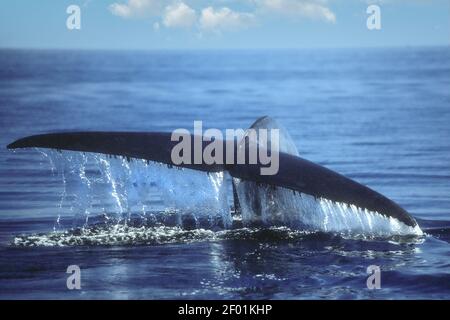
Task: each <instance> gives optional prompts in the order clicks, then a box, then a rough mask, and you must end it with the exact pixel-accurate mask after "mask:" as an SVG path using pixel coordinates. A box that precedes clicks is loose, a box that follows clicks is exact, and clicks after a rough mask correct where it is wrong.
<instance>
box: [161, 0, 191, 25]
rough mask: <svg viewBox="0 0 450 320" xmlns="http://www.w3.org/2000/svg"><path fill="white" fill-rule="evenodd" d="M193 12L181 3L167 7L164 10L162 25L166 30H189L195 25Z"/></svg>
mask: <svg viewBox="0 0 450 320" xmlns="http://www.w3.org/2000/svg"><path fill="white" fill-rule="evenodd" d="M196 19H197V15H196V13H195V10H194V9H192V8H190V7H189V6H188V5H186V4H184V3H183V2H179V3H177V4H174V5H170V6H167V7H166V9H165V10H164V16H163V24H164V25H165V26H166V27H168V28H177V27H178V28H189V27H192V26H193V25H194V24H195V21H196Z"/></svg>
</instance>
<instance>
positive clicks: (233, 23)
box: [200, 7, 255, 31]
mask: <svg viewBox="0 0 450 320" xmlns="http://www.w3.org/2000/svg"><path fill="white" fill-rule="evenodd" d="M254 22H255V15H254V14H252V13H242V12H236V11H233V10H231V9H229V8H227V7H223V8H221V9H218V10H214V9H213V8H212V7H207V8H205V9H203V10H202V13H201V16H200V27H201V28H202V29H203V30H210V31H221V30H231V29H237V28H242V27H247V26H250V25H252V24H253V23H254Z"/></svg>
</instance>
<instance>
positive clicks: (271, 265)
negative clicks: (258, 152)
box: [0, 48, 450, 299]
mask: <svg viewBox="0 0 450 320" xmlns="http://www.w3.org/2000/svg"><path fill="white" fill-rule="evenodd" d="M0 66H1V68H0V122H1V126H0V132H1V135H0V298H7V299H23V298H33V299H45V298H56V299H65V298H76V299H93V298H94V299H98V298H107V299H109V298H132V299H135V298H137V299H144V298H148V299H153V298H156V299H176V298H186V299H197V298H199V299H216V298H218V299H240V298H247V299H261V298H264V299H308V298H314V299H353V298H359V299H402V298H407V299H416V298H425V299H428V298H429V299H449V298H450V263H449V257H450V246H449V242H450V218H449V214H450V197H449V195H450V126H449V123H450V90H449V88H450V49H449V48H396V49H334V50H332V49H321V50H286V51H282V50H278V51H155V52H121V51H116V52H113V51H110V52H109V51H44V50H42V51H40V50H36V51H25V50H2V51H0ZM262 115H270V116H271V117H273V118H275V119H276V120H277V121H278V122H280V123H282V124H283V126H284V127H285V128H287V129H288V131H289V132H290V134H291V136H292V138H293V139H294V141H295V143H296V146H297V148H298V150H299V152H300V154H301V155H302V156H303V157H304V158H307V159H309V160H312V161H314V162H317V163H319V164H322V165H324V166H327V167H329V168H331V169H333V170H336V171H338V172H340V173H342V174H345V175H347V176H348V177H350V178H352V179H355V180H357V181H359V182H361V183H363V184H366V185H368V186H370V187H371V188H373V189H375V190H377V191H379V192H381V193H383V194H385V195H386V196H388V197H389V198H391V199H393V200H394V201H396V202H398V203H399V204H400V205H401V206H403V207H404V208H405V209H407V210H408V211H409V212H411V213H412V214H413V215H414V216H415V217H416V218H417V220H418V221H419V225H420V226H421V228H422V230H423V231H424V232H425V236H423V237H414V238H412V239H411V238H402V237H401V238H381V239H380V238H364V237H351V236H350V237H349V236H344V235H342V234H336V233H327V232H311V233H304V232H300V231H295V230H287V229H285V228H235V229H233V230H231V231H228V232H227V231H224V230H203V229H194V230H182V229H179V228H176V227H174V226H173V222H171V220H170V219H169V218H170V217H171V216H172V215H173V212H172V211H171V210H172V209H173V208H172V209H170V210H167V208H166V207H165V206H164V204H165V203H166V202H164V201H161V199H158V198H156V197H155V198H152V197H150V199H148V203H150V204H151V205H152V206H153V207H158V205H159V207H160V208H159V210H160V211H161V212H163V214H164V215H166V216H167V217H169V218H168V219H167V221H165V224H163V225H155V224H150V225H149V224H148V218H149V217H147V216H146V212H144V211H145V208H144V209H142V208H139V202H138V201H135V200H133V199H134V198H136V197H138V196H136V195H134V194H133V193H132V192H131V191H132V190H134V189H133V187H132V186H131V187H130V186H128V185H126V183H125V182H124V181H129V179H128V178H129V176H133V180H132V181H134V182H135V183H137V184H139V185H145V181H143V180H145V178H146V176H145V174H146V173H147V171H145V169H142V168H140V167H139V165H138V166H137V167H130V166H128V165H127V164H126V163H123V162H120V160H115V161H111V162H102V160H104V159H103V158H95V159H94V160H92V159H90V160H89V159H88V160H89V161H91V162H92V161H94V162H95V161H97V162H101V163H103V164H104V165H107V166H112V167H115V168H113V169H111V170H109V171H108V170H106V171H102V170H100V169H98V167H95V168H93V167H89V166H86V161H87V160H86V159H84V158H83V156H82V155H74V154H70V153H69V154H65V155H59V154H57V153H56V154H52V153H46V154H44V155H43V154H42V153H41V152H39V150H21V151H17V152H12V151H9V150H6V145H7V144H8V143H10V142H12V141H13V140H15V139H17V138H20V137H22V136H26V135H30V134H36V133H43V132H50V131H63V130H64V131H65V130H111V131H112V130H115V131H119V130H122V131H171V130H173V129H176V128H188V129H192V128H193V121H194V120H202V121H203V123H204V127H205V128H208V127H212V128H219V129H225V128H247V127H248V126H250V125H251V124H252V123H253V121H254V120H255V119H256V118H258V117H260V116H262ZM89 161H88V162H89ZM108 161H109V160H108ZM91 162H90V163H91ZM61 168H62V169H61ZM80 168H85V169H86V170H84V169H83V170H81V171H80ZM142 170H144V171H142ZM155 170H156V171H158V170H159V171H158V175H157V177H156V178H155V179H156V180H157V181H164V182H166V179H167V181H168V180H170V179H172V180H171V181H172V184H171V185H170V186H169V187H167V188H168V189H171V188H172V189H173V188H175V189H177V190H178V193H175V196H176V198H174V197H169V201H170V203H172V204H174V205H179V206H182V207H183V205H184V209H186V208H189V209H192V208H193V209H192V210H194V211H195V212H197V211H198V210H202V208H210V207H209V206H210V205H211V204H212V203H213V204H214V203H215V202H214V201H213V200H211V196H210V195H211V194H214V193H213V189H212V187H211V193H209V189H208V188H209V187H210V186H209V185H208V183H207V182H208V181H206V180H204V178H202V177H200V176H197V175H196V174H193V173H191V174H189V173H188V174H187V177H186V176H182V175H178V173H175V174H173V173H172V171H171V170H169V169H167V170H165V169H158V168H157V169H155ZM62 172H65V174H62ZM86 172H87V173H89V174H90V176H91V178H90V180H89V179H88V181H89V183H91V182H93V181H94V180H95V179H97V180H95V185H96V186H97V187H95V188H94V187H92V186H91V185H90V184H86V183H80V181H84V180H83V177H84V176H80V174H84V173H86ZM152 172H153V171H152ZM108 173H114V175H115V177H116V178H115V180H114V181H119V182H120V183H119V184H118V185H115V189H114V190H111V189H110V187H111V181H112V180H111V179H109V180H108V179H107V178H108ZM124 174H125V175H128V176H127V177H128V178H127V179H128V180H127V179H125V178H123V177H122V176H123V175H124ZM178 176H180V177H178ZM77 177H78V178H77ZM105 177H106V178H105ZM63 179H65V182H64V181H63ZM77 179H78V180H77ZM105 179H106V180H107V181H106V180H105ZM185 179H186V180H185ZM202 179H203V180H202ZM173 181H174V182H173ZM185 181H189V184H186V182H185ZM205 181H206V182H205ZM149 188H150V187H149ZM172 189H171V190H172ZM147 191H148V190H147V189H146V187H141V188H138V189H137V191H136V192H137V193H139V192H147ZM183 191H186V194H180V192H183ZM152 192H154V190H150V191H148V194H147V193H146V194H145V195H144V196H147V195H152V194H153V193H152ZM172 196H173V194H172ZM196 197H198V198H196ZM192 198H195V200H198V202H199V203H200V204H201V205H200V206H193V207H192V206H190V205H187V204H190V203H191V202H190V201H192ZM202 204H203V206H202ZM215 204H217V203H215ZM130 208H131V211H132V213H133V221H132V222H130V221H128V222H127V225H125V222H126V219H125V220H124V219H123V216H127V215H128V214H129V211H130ZM141 209H142V210H141ZM140 210H141V214H140V213H139V212H140ZM143 216H144V217H143ZM150 218H154V216H153V215H151V214H150ZM108 219H112V220H114V222H113V223H110V224H108V223H105V220H108ZM116 219H118V220H117V221H116ZM80 221H81V222H80ZM96 222H98V223H96ZM80 225H82V226H83V225H86V226H87V231H85V230H84V229H72V228H73V227H77V226H78V227H79V226H80ZM165 225H167V226H165ZM54 231H56V233H55V232H54ZM69 265H78V266H80V268H81V286H82V288H81V290H68V289H67V287H66V279H67V277H68V274H66V269H67V267H68V266H69ZM370 265H378V266H380V268H381V289H378V290H369V289H368V288H367V286H366V279H367V277H368V274H367V273H366V269H367V267H368V266H370Z"/></svg>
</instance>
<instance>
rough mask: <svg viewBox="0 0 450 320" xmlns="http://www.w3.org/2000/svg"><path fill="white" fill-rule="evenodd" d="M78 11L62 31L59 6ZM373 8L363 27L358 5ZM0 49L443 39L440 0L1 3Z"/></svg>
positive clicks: (446, 8)
mask: <svg viewBox="0 0 450 320" xmlns="http://www.w3.org/2000/svg"><path fill="white" fill-rule="evenodd" d="M71 4H75V5H78V6H79V7H80V9H81V30H68V29H67V27H66V19H67V17H68V14H67V13H66V8H67V7H68V6H69V5H71ZM370 4H377V5H378V6H379V7H380V9H381V30H368V29H367V26H366V20H367V17H368V14H367V13H366V9H367V7H368V5H370ZM0 10H1V11H0V47H3V48H69V49H73V48H77V49H214V48H217V49H222V48H230V49H232V48H250V49H251V48H316V47H372V46H380V47H384V46H420V45H428V46H430V45H431V46H436V45H446V46H448V45H449V44H450V1H448V0H409V1H407V0H373V1H370V0H209V1H207V0H180V1H178V0H79V1H76V0H70V1H66V0H39V1H30V0H14V1H2V4H1V9H0Z"/></svg>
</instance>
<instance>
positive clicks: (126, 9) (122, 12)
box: [108, 0, 162, 18]
mask: <svg viewBox="0 0 450 320" xmlns="http://www.w3.org/2000/svg"><path fill="white" fill-rule="evenodd" d="M161 5H162V4H161V1H160V0H128V1H127V2H126V3H113V4H111V5H110V6H109V7H108V8H109V11H111V13H112V14H114V15H116V16H119V17H122V18H130V17H134V16H142V15H145V14H149V13H156V12H158V11H159V10H160V8H161Z"/></svg>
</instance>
